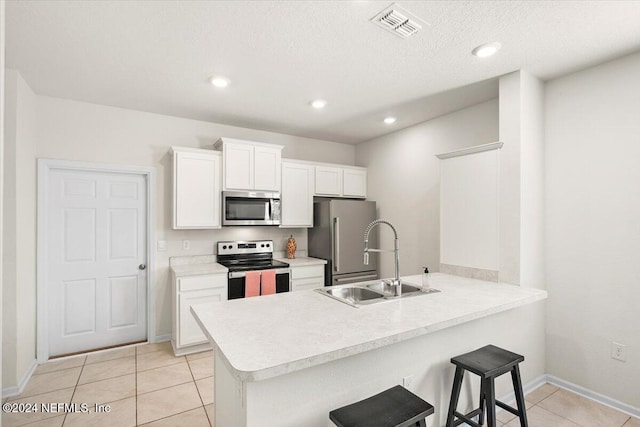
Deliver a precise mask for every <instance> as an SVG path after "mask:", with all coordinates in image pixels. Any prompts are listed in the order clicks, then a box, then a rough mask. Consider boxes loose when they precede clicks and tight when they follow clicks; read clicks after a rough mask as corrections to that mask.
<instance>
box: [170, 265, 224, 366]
mask: <svg viewBox="0 0 640 427" xmlns="http://www.w3.org/2000/svg"><path fill="white" fill-rule="evenodd" d="M172 288H173V289H172V295H173V305H172V319H173V331H172V334H171V343H172V345H173V351H174V353H175V355H176V356H179V355H183V354H188V353H194V352H197V351H202V350H204V349H208V348H209V347H210V344H209V342H208V340H207V337H206V336H205V335H204V333H203V332H202V329H200V326H199V325H198V323H197V322H196V319H195V318H194V317H193V314H191V305H192V304H201V303H212V302H219V301H226V300H227V274H226V273H221V274H207V275H200V276H188V277H177V278H176V277H175V275H174V277H173V283H172Z"/></svg>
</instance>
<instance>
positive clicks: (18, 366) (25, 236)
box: [3, 71, 37, 386]
mask: <svg viewBox="0 0 640 427" xmlns="http://www.w3.org/2000/svg"><path fill="white" fill-rule="evenodd" d="M6 97H7V98H6V100H7V111H6V113H7V114H6V122H5V142H6V145H5V149H6V151H5V158H4V165H3V166H4V168H3V174H4V183H5V192H4V206H3V214H4V215H3V216H4V217H3V228H4V230H5V236H4V241H3V252H4V254H3V255H4V257H3V263H4V269H3V283H4V291H5V298H4V301H3V328H4V331H3V332H4V333H3V335H4V339H5V342H4V343H5V344H7V345H5V346H3V377H4V380H5V386H15V385H17V384H18V382H20V381H21V380H22V378H23V376H24V375H25V373H26V372H27V371H28V370H29V368H30V367H31V366H32V365H33V361H34V359H35V351H36V342H35V333H36V304H35V298H36V275H35V270H36V262H35V258H36V257H35V255H36V161H35V151H36V134H35V131H36V108H37V106H36V101H37V100H36V95H35V94H34V93H33V92H32V91H31V89H30V88H29V86H28V85H27V84H26V83H25V81H24V80H23V79H22V77H21V76H20V75H19V74H18V73H17V72H15V71H8V72H7V74H6Z"/></svg>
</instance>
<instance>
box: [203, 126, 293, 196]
mask: <svg viewBox="0 0 640 427" xmlns="http://www.w3.org/2000/svg"><path fill="white" fill-rule="evenodd" d="M215 147H216V148H217V149H221V150H222V156H223V166H222V168H223V189H224V190H225V191H226V190H247V191H280V175H281V161H282V148H283V146H281V145H273V144H263V143H259V142H252V141H245V140H241V139H233V138H220V139H219V140H218V142H216V144H215Z"/></svg>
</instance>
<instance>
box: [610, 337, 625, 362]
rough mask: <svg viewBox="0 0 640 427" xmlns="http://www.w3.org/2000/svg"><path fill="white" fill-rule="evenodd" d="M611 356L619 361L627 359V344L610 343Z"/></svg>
mask: <svg viewBox="0 0 640 427" xmlns="http://www.w3.org/2000/svg"><path fill="white" fill-rule="evenodd" d="M611 358H612V359H616V360H619V361H621V362H626V361H627V346H626V345H624V344H620V343H617V342H612V343H611Z"/></svg>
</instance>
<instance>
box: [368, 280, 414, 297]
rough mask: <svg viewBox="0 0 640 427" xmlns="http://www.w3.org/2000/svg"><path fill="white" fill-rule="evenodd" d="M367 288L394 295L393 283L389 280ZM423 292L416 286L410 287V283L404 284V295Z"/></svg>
mask: <svg viewBox="0 0 640 427" xmlns="http://www.w3.org/2000/svg"><path fill="white" fill-rule="evenodd" d="M367 288H368V289H371V290H373V291H377V292H382V293H384V294H392V293H393V284H392V282H391V281H388V280H383V281H380V282H376V283H372V284H370V285H367ZM421 291H422V288H419V287H417V286H414V285H410V284H408V283H402V295H406V294H410V293H413V292H421Z"/></svg>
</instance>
